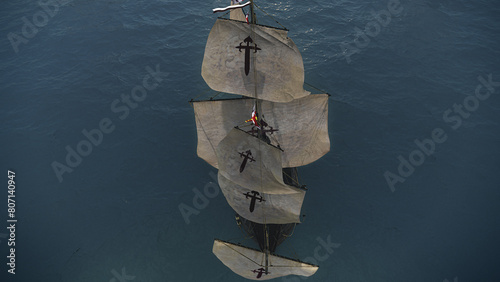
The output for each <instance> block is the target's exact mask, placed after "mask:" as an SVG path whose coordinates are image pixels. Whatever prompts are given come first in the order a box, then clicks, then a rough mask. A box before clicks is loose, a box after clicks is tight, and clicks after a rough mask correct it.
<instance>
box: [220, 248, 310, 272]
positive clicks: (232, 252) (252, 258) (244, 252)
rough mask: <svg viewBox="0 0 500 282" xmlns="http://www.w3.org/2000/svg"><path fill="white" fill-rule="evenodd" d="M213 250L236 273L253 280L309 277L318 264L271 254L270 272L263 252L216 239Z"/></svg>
mask: <svg viewBox="0 0 500 282" xmlns="http://www.w3.org/2000/svg"><path fill="white" fill-rule="evenodd" d="M212 252H213V253H214V254H215V255H216V256H217V258H218V259H219V260H220V261H221V262H222V263H223V264H225V265H226V266H227V267H229V268H230V269H231V270H232V271H233V272H235V273H236V274H238V275H240V276H242V277H245V278H247V279H251V280H269V279H273V278H278V277H282V276H287V275H301V276H306V277H309V276H311V275H313V274H314V273H316V271H317V270H318V266H316V265H312V264H308V263H304V262H300V261H295V260H291V259H287V258H284V257H279V256H274V255H269V267H268V273H267V274H266V273H265V272H264V269H265V264H264V261H265V258H264V256H265V254H264V253H263V252H260V251H257V250H254V249H250V248H246V247H243V246H239V245H235V244H231V243H228V242H224V241H221V240H215V241H214V245H213V249H212Z"/></svg>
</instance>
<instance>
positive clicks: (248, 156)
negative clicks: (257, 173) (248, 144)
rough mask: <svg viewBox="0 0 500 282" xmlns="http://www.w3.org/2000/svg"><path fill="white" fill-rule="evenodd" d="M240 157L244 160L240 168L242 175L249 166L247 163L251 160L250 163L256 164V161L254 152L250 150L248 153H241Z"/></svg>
mask: <svg viewBox="0 0 500 282" xmlns="http://www.w3.org/2000/svg"><path fill="white" fill-rule="evenodd" d="M240 157H242V158H244V159H243V162H242V163H241V166H240V173H242V172H243V170H244V169H245V166H246V165H247V161H248V160H250V162H255V159H254V158H253V157H252V151H250V150H247V151H246V152H241V153H240Z"/></svg>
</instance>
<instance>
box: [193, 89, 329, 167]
mask: <svg viewBox="0 0 500 282" xmlns="http://www.w3.org/2000/svg"><path fill="white" fill-rule="evenodd" d="M253 103H254V100H253V99H234V100H219V101H201V102H194V103H193V107H194V111H195V118H196V127H197V130H198V156H199V157H200V158H202V159H204V160H205V161H207V162H208V163H209V164H210V165H212V166H214V167H215V168H217V167H218V164H217V155H216V153H215V148H216V147H217V146H218V145H219V142H220V141H221V140H222V139H223V138H224V137H225V136H226V135H227V134H228V133H229V131H230V130H231V129H232V128H233V127H234V126H235V125H236V124H239V123H242V122H244V121H245V120H248V119H249V117H250V113H251V110H252V107H253ZM261 116H263V117H264V119H265V121H266V122H267V123H268V124H269V126H272V127H273V128H274V129H278V131H276V132H273V133H272V135H271V134H270V133H268V135H269V136H272V138H271V140H273V142H274V141H277V143H278V144H279V145H280V147H281V148H282V149H283V150H284V151H283V153H282V155H281V158H282V166H283V167H298V166H303V165H307V164H309V163H312V162H314V161H316V160H317V159H319V158H320V157H322V156H323V155H325V154H326V153H328V152H329V150H330V138H329V136H328V95H327V94H317V95H309V96H306V97H303V98H300V99H297V100H293V101H292V102H289V103H274V102H269V101H263V102H262V104H261Z"/></svg>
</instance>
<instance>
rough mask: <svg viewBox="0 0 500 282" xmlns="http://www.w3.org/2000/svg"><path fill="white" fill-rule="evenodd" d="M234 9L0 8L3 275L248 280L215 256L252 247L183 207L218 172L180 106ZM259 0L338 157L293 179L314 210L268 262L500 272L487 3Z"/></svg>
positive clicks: (321, 274)
mask: <svg viewBox="0 0 500 282" xmlns="http://www.w3.org/2000/svg"><path fill="white" fill-rule="evenodd" d="M227 2H228V1H225V0H224V1H222V0H217V1H167V0H164V1H127V0H112V1H80V0H60V1H59V2H55V0H54V1H42V3H47V4H38V3H37V2H36V1H26V0H22V1H2V3H1V4H0V31H1V32H0V35H1V38H2V39H1V40H0V60H1V61H0V62H1V63H0V86H1V91H0V95H1V103H0V109H1V110H0V121H1V122H0V140H1V141H0V142H1V149H0V160H1V169H2V171H0V173H2V174H3V175H4V176H3V178H2V179H3V180H2V183H3V184H0V191H1V192H0V203H1V204H0V254H1V255H0V271H1V273H0V280H1V281H62V282H66V281H141V282H142V281H181V282H182V281H245V280H244V279H242V278H240V277H239V276H237V275H236V274H234V273H232V272H231V271H230V270H229V269H228V268H226V267H225V266H224V265H223V264H222V263H221V262H220V261H219V260H218V259H217V258H216V257H215V256H214V255H213V254H212V244H213V239H214V238H220V239H224V240H232V241H233V242H242V243H244V244H247V245H249V246H254V245H253V243H252V242H251V240H245V239H244V236H243V235H242V233H241V232H240V231H239V230H238V228H237V226H236V224H235V222H234V217H233V212H232V210H231V208H230V207H229V205H228V204H227V202H226V201H225V199H224V197H223V196H222V194H221V193H220V194H219V195H217V196H215V197H213V198H210V199H209V200H208V201H207V202H203V201H201V200H200V201H198V202H197V203H193V199H196V198H195V196H196V193H197V191H201V192H202V193H203V191H204V188H205V187H213V186H211V185H212V184H213V182H214V179H213V177H212V175H213V173H216V170H215V169H214V168H212V167H210V166H209V165H208V164H206V163H205V162H204V161H203V160H201V159H199V158H198V157H197V156H196V142H197V139H196V128H195V120H194V114H193V111H192V108H191V107H190V105H189V104H188V103H187V101H188V100H190V99H191V98H194V97H196V96H198V95H199V94H201V93H203V92H205V91H206V90H207V88H208V87H207V86H206V84H205V82H204V81H203V79H202V77H201V74H200V70H201V63H202V59H203V52H204V48H205V42H206V39H207V36H208V33H209V31H210V29H211V27H212V25H213V23H214V21H215V18H216V15H214V14H212V11H211V9H212V8H216V7H223V6H226V5H227ZM256 3H257V4H258V5H259V7H261V8H262V9H264V10H265V11H266V12H267V13H269V14H270V15H272V16H273V17H274V18H275V19H276V20H277V21H278V22H279V23H281V24H282V25H284V26H285V27H286V28H288V29H289V30H290V31H289V36H290V37H291V38H293V40H294V41H295V43H296V44H297V46H298V48H299V50H300V51H301V53H302V56H303V59H304V66H305V70H306V75H305V76H306V82H308V83H310V84H312V85H314V86H316V87H318V88H320V89H323V90H325V91H327V92H329V93H330V94H331V95H332V96H331V99H330V103H329V132H330V138H331V140H332V147H331V151H330V152H329V153H328V154H327V155H325V156H324V157H323V158H321V159H320V160H319V161H317V162H315V163H313V164H310V165H307V166H305V167H303V168H302V169H300V179H301V182H303V183H305V184H307V185H308V188H309V192H308V193H307V195H306V199H305V202H304V206H303V209H302V212H303V213H304V214H305V215H307V216H306V217H305V219H304V222H303V224H301V225H300V226H298V227H297V228H296V230H295V233H294V235H293V237H291V238H290V239H288V240H287V241H286V242H285V243H284V244H283V245H282V246H280V247H279V248H278V253H279V254H281V255H285V256H290V257H294V258H299V259H304V260H307V261H310V262H317V263H318V264H319V265H320V269H319V271H318V272H317V273H316V274H315V275H314V276H312V277H310V278H308V279H307V281H405V282H408V281H436V282H443V281H450V282H451V281H500V271H499V269H498V262H499V261H500V257H499V251H500V248H499V247H498V238H499V237H500V224H499V219H500V217H499V213H500V205H499V202H500V173H499V172H500V161H499V158H500V150H499V144H500V134H499V122H500V115H499V110H500V97H499V95H500V67H499V64H500V48H499V46H500V6H499V5H498V1H486V0H483V1H480V0H479V1H464V0H457V1H448V0H432V1H431V0H426V1H424V0H416V1H408V0H401V1H400V2H397V1H395V0H377V1H367V0H359V1H343V0H339V1H333V2H331V1H312V0H311V1H256ZM259 12H260V11H259ZM260 19H261V20H262V22H265V23H273V22H274V21H273V20H272V19H269V18H267V17H266V16H265V14H263V13H260ZM144 81H145V83H146V85H148V88H149V89H148V90H147V91H146V92H140V91H138V89H139V87H138V86H141V85H143V84H144ZM134 89H135V90H134ZM131 91H134V93H135V94H136V95H137V97H139V98H140V101H139V102H133V101H128V100H126V97H127V96H128V95H130V93H131ZM123 97H125V98H123ZM127 101H128V102H127ZM97 130H99V132H101V134H102V135H100V134H99V133H96V132H97ZM86 135H90V136H92V137H90V139H91V140H90V141H88V140H89V138H88V137H86ZM85 140H87V141H85ZM91 141H92V142H93V143H91ZM74 150H80V151H81V152H83V155H84V156H82V157H76V156H75V154H76V153H74ZM68 152H69V153H68ZM71 152H73V153H71ZM54 167H56V168H57V170H58V171H59V177H58V175H57V173H56V172H55V170H54ZM8 170H12V171H14V172H15V187H16V188H15V198H11V199H15V218H16V219H17V222H16V223H15V232H14V233H12V234H11V233H10V231H9V229H7V227H9V226H10V224H11V223H7V219H8V203H7V201H8V195H9V194H8V183H7V180H8V178H7V171H8ZM180 205H181V206H189V207H190V208H192V209H193V210H194V213H193V214H192V215H190V216H189V217H188V218H187V217H183V216H182V214H181V212H180V210H179V206H180ZM196 206H197V207H196ZM193 210H191V211H193ZM186 219H187V220H186ZM11 236H15V237H14V238H15V241H14V242H15V244H16V245H15V274H14V275H12V274H10V273H8V272H7V270H8V269H10V266H8V265H7V263H8V260H9V258H7V256H10V248H11V246H8V243H9V241H8V239H9V237H11ZM10 242H13V241H10ZM320 242H327V244H328V242H330V243H329V246H328V248H326V249H325V247H324V246H323V245H324V244H322V243H320ZM315 250H316V251H315ZM276 281H303V280H301V279H299V278H298V277H288V278H285V279H277V280H276Z"/></svg>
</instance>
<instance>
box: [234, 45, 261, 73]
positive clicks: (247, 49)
mask: <svg viewBox="0 0 500 282" xmlns="http://www.w3.org/2000/svg"><path fill="white" fill-rule="evenodd" d="M243 43H246V44H247V45H246V46H243V45H242V44H243ZM250 43H253V40H252V38H251V37H250V36H249V37H247V38H245V40H243V42H241V43H240V46H236V48H237V49H239V50H240V52H241V49H245V74H246V75H248V73H249V72H250V50H254V51H253V52H254V53H257V51H258V50H262V49H260V48H259V47H257V44H255V46H250Z"/></svg>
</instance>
